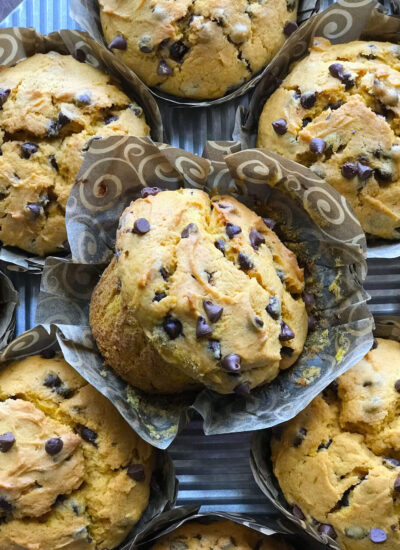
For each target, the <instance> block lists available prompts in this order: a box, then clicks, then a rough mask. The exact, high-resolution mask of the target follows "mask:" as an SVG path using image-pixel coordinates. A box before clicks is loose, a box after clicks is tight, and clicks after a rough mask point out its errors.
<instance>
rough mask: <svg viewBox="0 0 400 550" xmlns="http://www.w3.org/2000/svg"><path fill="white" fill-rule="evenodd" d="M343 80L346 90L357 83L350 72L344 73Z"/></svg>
mask: <svg viewBox="0 0 400 550" xmlns="http://www.w3.org/2000/svg"><path fill="white" fill-rule="evenodd" d="M341 80H342V82H343V84H344V86H345V89H346V90H350V88H352V87H353V86H354V85H355V81H354V79H353V77H352V76H351V74H350V73H344V74H343V76H342V78H341Z"/></svg>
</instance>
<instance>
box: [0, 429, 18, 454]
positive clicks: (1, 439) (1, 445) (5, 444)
mask: <svg viewBox="0 0 400 550" xmlns="http://www.w3.org/2000/svg"><path fill="white" fill-rule="evenodd" d="M14 443H15V437H14V434H12V433H11V432H6V433H5V434H2V435H0V451H1V452H2V453H7V452H8V451H9V450H10V449H11V447H12V446H13V445H14Z"/></svg>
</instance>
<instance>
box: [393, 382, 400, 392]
mask: <svg viewBox="0 0 400 550" xmlns="http://www.w3.org/2000/svg"><path fill="white" fill-rule="evenodd" d="M394 387H395V390H396V391H397V392H398V393H400V380H396V382H395V383H394Z"/></svg>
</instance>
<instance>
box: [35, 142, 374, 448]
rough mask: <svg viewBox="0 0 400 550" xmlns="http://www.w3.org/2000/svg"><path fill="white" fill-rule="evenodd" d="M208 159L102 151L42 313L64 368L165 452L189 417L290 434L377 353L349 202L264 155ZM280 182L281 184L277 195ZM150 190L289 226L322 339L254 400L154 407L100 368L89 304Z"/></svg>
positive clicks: (158, 150)
mask: <svg viewBox="0 0 400 550" xmlns="http://www.w3.org/2000/svg"><path fill="white" fill-rule="evenodd" d="M205 154H206V156H207V157H208V158H200V157H197V156H195V155H193V154H191V153H187V152H186V151H183V150H181V149H175V148H173V147H170V146H168V145H162V144H158V145H157V144H154V143H152V142H151V141H150V140H148V139H145V138H133V137H123V138H120V137H117V136H114V137H110V138H107V139H103V140H98V141H95V142H93V143H92V145H91V148H90V149H89V151H88V153H87V154H86V157H85V160H84V163H83V165H82V169H81V172H80V174H79V175H78V179H77V183H76V185H75V186H74V188H73V190H72V192H71V195H70V198H69V202H68V206H67V231H68V236H69V242H70V245H71V251H72V261H69V260H65V259H57V258H48V259H47V261H46V266H45V270H44V274H43V279H42V286H41V295H40V297H39V302H38V308H37V319H36V321H37V322H38V323H44V324H54V325H56V326H57V327H58V329H59V330H60V332H61V333H62V336H61V337H60V339H61V346H62V349H63V352H64V355H65V357H66V358H67V360H68V361H69V362H70V363H71V364H72V365H73V366H74V367H75V368H76V369H77V370H78V371H79V372H80V373H81V375H82V376H83V377H84V378H86V379H87V380H88V381H89V382H90V383H91V384H92V385H93V386H95V387H96V388H97V389H98V390H99V391H100V392H101V393H103V394H104V395H105V396H106V397H108V398H109V399H110V400H111V401H112V402H113V403H114V404H115V406H116V407H117V408H118V409H119V411H120V412H121V414H122V415H123V416H124V417H125V418H126V420H127V421H128V422H129V423H130V425H131V426H132V427H133V428H134V429H135V430H136V431H137V432H138V433H139V434H140V435H141V437H142V438H143V439H145V440H146V441H149V442H150V443H151V444H153V445H155V446H157V447H160V448H166V447H167V446H168V445H169V444H170V443H171V442H172V440H173V439H174V438H175V436H176V435H177V433H178V431H179V429H180V428H181V427H182V426H183V425H184V424H185V423H187V421H188V418H189V416H190V414H191V412H192V411H197V412H199V413H200V414H201V416H202V417H203V418H204V430H205V432H206V433H207V434H215V433H229V432H239V431H248V430H254V429H262V428H266V427H270V426H274V425H276V424H279V423H281V422H284V421H286V420H288V419H289V418H292V417H293V416H295V415H296V414H297V413H298V412H300V410H302V409H303V408H304V407H305V406H306V405H307V404H308V403H309V402H310V401H311V400H312V399H313V398H314V397H315V395H317V394H318V393H319V392H320V391H321V390H322V389H323V388H324V387H326V386H327V385H328V384H329V383H330V382H331V381H332V380H333V379H334V378H336V377H337V376H338V375H339V374H340V373H342V372H344V371H345V370H347V369H348V368H350V367H351V366H353V365H354V364H355V363H356V362H357V361H358V360H360V359H361V357H362V356H363V355H365V353H366V352H367V351H368V350H369V349H370V347H371V345H372V317H371V314H370V313H369V311H368V308H367V307H366V299H367V294H366V293H365V291H364V290H363V288H362V281H363V280H364V278H365V271H366V265H365V247H366V243H365V236H364V234H363V232H362V230H361V228H360V225H359V223H358V221H357V220H356V219H355V217H354V215H353V213H352V211H351V209H350V207H349V205H348V204H347V202H346V201H345V199H344V198H343V197H341V196H340V195H339V194H338V193H337V192H336V191H335V190H334V189H333V188H332V187H330V186H329V185H327V184H326V183H325V182H323V181H322V180H320V179H319V178H317V177H316V176H315V175H314V174H313V173H312V172H310V171H309V170H308V169H307V168H304V167H301V166H299V165H298V164H296V163H293V162H290V161H287V160H285V159H282V158H281V157H279V156H278V155H275V154H274V153H269V152H268V151H265V150H260V149H259V150H246V151H240V144H238V143H233V142H226V143H222V142H219V143H215V142H208V143H207V145H206V150H205ZM272 181H274V182H275V181H277V182H278V183H276V185H275V186H274V187H270V186H269V185H268V182H272ZM147 186H149V187H160V188H167V189H178V188H180V187H186V188H197V189H204V190H205V191H206V192H208V193H210V194H211V195H215V194H231V195H233V196H235V197H236V198H238V199H239V200H241V201H242V202H243V203H245V204H246V205H247V206H248V207H250V208H253V209H254V210H255V211H256V212H258V213H259V214H261V215H263V216H265V217H271V215H269V213H270V212H271V211H273V213H274V216H275V217H276V218H277V219H278V220H279V219H281V220H282V221H284V223H282V224H281V225H278V227H279V228H280V229H279V232H278V233H279V235H280V237H281V238H282V240H283V241H284V242H285V243H286V244H288V245H289V246H292V247H293V246H294V247H295V248H296V253H297V254H298V256H299V257H300V258H301V257H302V255H303V259H304V261H305V262H308V263H309V265H310V266H311V271H312V274H311V275H310V277H311V284H310V285H308V290H309V291H312V290H313V288H314V286H313V285H316V288H315V293H316V294H317V295H318V297H317V301H316V311H315V315H316V316H319V317H320V318H321V323H320V327H319V328H317V330H316V331H315V332H314V333H312V334H311V336H310V337H309V338H308V339H307V342H306V346H305V350H304V352H303V353H302V355H301V356H300V358H299V360H298V361H297V362H296V363H295V365H294V366H293V367H292V368H290V369H288V370H286V371H282V372H281V373H280V374H279V376H278V377H277V378H276V379H275V380H274V381H273V382H272V383H271V384H269V385H268V386H264V387H261V388H257V389H255V390H253V391H252V392H251V396H250V397H249V398H244V397H241V396H237V395H234V394H231V395H220V394H217V393H215V392H212V391H210V390H206V389H205V390H203V391H201V392H200V393H198V394H179V395H176V396H157V395H147V394H145V393H143V392H140V391H139V390H137V389H135V388H133V387H132V386H130V385H128V384H126V383H125V382H124V381H123V380H122V379H121V378H119V377H118V376H117V375H116V374H115V373H114V371H112V370H111V369H109V368H107V367H106V366H104V364H103V359H102V357H101V356H100V355H99V353H98V351H97V348H96V346H95V343H94V341H93V338H92V336H91V332H90V328H89V319H88V317H89V315H88V314H89V303H90V296H91V292H92V290H93V288H94V286H95V284H96V283H97V282H98V280H99V276H100V275H101V273H102V271H103V270H104V267H105V264H107V263H108V262H109V261H110V259H111V257H112V254H113V248H114V244H115V236H116V230H117V225H118V221H119V218H120V216H121V214H122V212H123V210H124V209H125V207H126V206H127V205H128V204H129V203H130V202H131V201H132V200H135V199H136V198H138V197H140V191H141V189H142V188H143V187H147ZM274 216H273V217H274ZM315 345H317V348H318V350H317V351H316V352H315V351H314V350H315Z"/></svg>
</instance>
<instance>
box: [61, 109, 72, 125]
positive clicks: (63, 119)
mask: <svg viewBox="0 0 400 550" xmlns="http://www.w3.org/2000/svg"><path fill="white" fill-rule="evenodd" d="M70 122H71V119H70V118H69V116H68V115H66V114H65V113H63V112H62V111H60V112H59V113H58V124H59V125H60V126H61V127H62V126H66V125H67V124H69V123H70Z"/></svg>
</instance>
